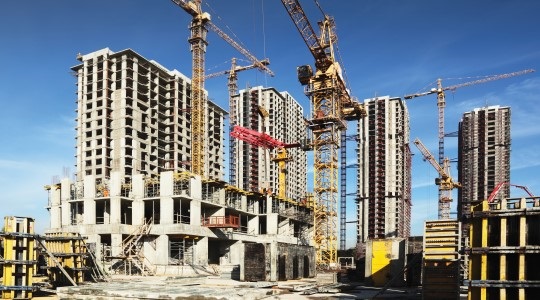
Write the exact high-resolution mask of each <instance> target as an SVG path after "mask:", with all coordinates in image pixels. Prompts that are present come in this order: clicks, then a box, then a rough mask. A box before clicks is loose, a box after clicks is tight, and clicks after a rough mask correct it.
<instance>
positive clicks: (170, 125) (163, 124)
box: [72, 48, 227, 181]
mask: <svg viewBox="0 0 540 300" xmlns="http://www.w3.org/2000/svg"><path fill="white" fill-rule="evenodd" d="M78 59H79V60H80V61H81V64H79V65H76V66H74V67H72V70H73V72H74V73H75V75H76V77H77V128H76V130H77V137H76V140H77V145H76V148H77V154H76V159H77V160H76V167H77V180H79V181H80V180H83V178H84V176H87V175H94V176H95V177H96V178H101V179H103V180H105V179H106V178H108V177H110V174H111V172H120V174H122V176H123V177H124V178H125V179H126V180H129V178H130V177H131V176H132V175H136V174H145V175H149V176H152V175H156V174H159V173H160V172H163V171H178V170H189V169H190V161H191V151H190V144H191V122H190V103H191V80H190V79H189V78H187V77H186V76H184V75H183V74H181V73H180V72H178V71H177V70H173V71H169V70H167V69H166V68H164V67H163V66H161V65H159V64H158V63H157V62H155V61H149V60H147V59H145V58H144V57H142V56H141V55H139V54H137V53H136V52H135V51H133V50H130V49H127V50H123V51H119V52H113V51H111V50H109V49H108V48H106V49H102V50H99V51H95V52H92V53H89V54H86V55H79V56H78ZM226 114H227V113H226V111H225V110H224V109H222V108H220V107H219V106H217V105H216V104H214V103H212V102H211V101H208V105H207V108H206V114H205V115H206V116H207V120H206V122H205V124H207V127H206V134H207V138H206V141H207V144H206V147H205V149H206V151H205V154H206V156H205V170H206V171H205V174H207V177H208V178H212V179H218V180H221V179H223V176H224V163H225V160H224V154H225V153H224V147H223V144H224V135H225V128H224V125H223V124H224V119H225V116H226Z"/></svg>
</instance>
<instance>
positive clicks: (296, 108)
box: [229, 86, 307, 200]
mask: <svg viewBox="0 0 540 300" xmlns="http://www.w3.org/2000/svg"><path fill="white" fill-rule="evenodd" d="M234 102H235V103H236V104H235V105H236V106H235V108H234V109H233V108H231V112H230V113H231V115H232V114H235V116H236V118H235V119H236V120H237V124H235V125H240V126H242V127H244V128H248V129H251V130H255V131H257V132H262V133H266V134H268V135H270V136H271V137H273V138H274V139H276V140H279V141H281V142H283V143H286V144H294V143H300V142H302V141H304V140H305V139H306V136H307V129H306V125H305V122H304V117H303V108H302V106H301V105H300V104H299V103H298V102H297V101H296V100H295V99H294V98H293V97H292V96H291V95H290V94H289V93H287V92H278V91H277V90H276V89H274V88H263V87H261V86H258V87H254V88H251V89H245V90H241V91H239V94H238V95H236V96H235V98H234ZM230 143H231V147H230V149H231V150H230V181H229V182H230V183H231V184H232V185H235V186H237V187H239V188H242V189H244V190H246V191H255V192H259V191H261V190H263V189H265V190H268V189H269V190H270V191H272V192H274V193H277V191H278V182H279V180H278V173H279V170H278V164H277V163H275V162H273V161H272V158H273V157H274V156H275V155H276V150H275V149H273V150H272V149H265V148H262V147H257V146H252V145H250V144H248V143H246V142H244V141H240V140H237V139H231V141H230ZM287 153H288V157H289V160H288V161H287V162H286V168H287V171H286V172H287V173H286V188H285V191H286V197H287V198H289V199H295V200H298V199H301V198H304V197H305V196H306V192H307V176H306V173H307V156H306V153H305V152H304V151H303V150H302V149H301V148H300V147H296V148H289V149H287Z"/></svg>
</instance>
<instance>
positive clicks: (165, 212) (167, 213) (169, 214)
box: [159, 197, 174, 224]
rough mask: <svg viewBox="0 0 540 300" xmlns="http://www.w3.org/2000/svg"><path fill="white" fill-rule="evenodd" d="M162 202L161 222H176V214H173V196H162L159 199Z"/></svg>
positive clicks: (160, 210)
mask: <svg viewBox="0 0 540 300" xmlns="http://www.w3.org/2000/svg"><path fill="white" fill-rule="evenodd" d="M159 202H160V209H159V214H160V220H159V224H173V223H174V216H173V209H174V202H173V199H172V198H171V197H161V198H160V199H159Z"/></svg>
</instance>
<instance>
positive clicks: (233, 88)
mask: <svg viewBox="0 0 540 300" xmlns="http://www.w3.org/2000/svg"><path fill="white" fill-rule="evenodd" d="M260 63H261V64H263V65H265V66H267V65H269V64H270V61H269V60H268V59H263V60H261V61H260ZM254 68H258V64H251V65H249V66H238V65H236V58H234V57H233V58H232V60H231V68H230V69H229V70H225V71H221V72H216V73H211V74H208V75H206V76H205V79H208V78H214V77H217V76H221V75H225V74H229V79H228V83H227V87H228V89H229V132H232V131H233V126H234V125H236V124H237V122H238V121H237V118H238V109H237V105H236V101H234V98H233V97H234V95H236V94H238V74H237V73H238V72H240V71H245V70H250V69H254ZM236 153H237V150H236V148H235V147H234V145H233V143H230V144H229V171H231V174H232V170H234V169H235V166H234V163H235V159H234V158H235V157H236ZM230 181H231V183H233V182H232V181H233V180H232V178H231V179H230Z"/></svg>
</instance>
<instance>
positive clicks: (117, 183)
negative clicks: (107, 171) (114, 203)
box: [109, 171, 122, 196]
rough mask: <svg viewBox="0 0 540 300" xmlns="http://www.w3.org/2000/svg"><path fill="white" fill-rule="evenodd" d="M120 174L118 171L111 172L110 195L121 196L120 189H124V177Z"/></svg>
mask: <svg viewBox="0 0 540 300" xmlns="http://www.w3.org/2000/svg"><path fill="white" fill-rule="evenodd" d="M120 175H121V174H120V172H118V171H113V172H111V177H110V180H109V195H111V196H120V190H121V189H122V177H121V176H120Z"/></svg>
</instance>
